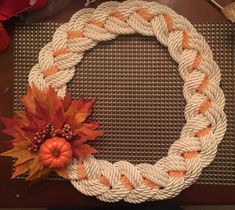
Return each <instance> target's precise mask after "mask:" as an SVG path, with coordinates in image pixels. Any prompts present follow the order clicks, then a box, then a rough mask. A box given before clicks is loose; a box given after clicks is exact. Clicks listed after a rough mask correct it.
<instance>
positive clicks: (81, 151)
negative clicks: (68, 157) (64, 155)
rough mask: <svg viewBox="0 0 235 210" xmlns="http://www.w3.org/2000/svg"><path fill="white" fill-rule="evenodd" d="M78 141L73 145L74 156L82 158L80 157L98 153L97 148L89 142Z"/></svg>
mask: <svg viewBox="0 0 235 210" xmlns="http://www.w3.org/2000/svg"><path fill="white" fill-rule="evenodd" d="M78 142H79V140H78V141H76V142H74V145H73V153H74V157H76V158H80V157H86V156H88V155H90V154H93V153H96V152H97V150H96V149H95V148H93V147H91V146H90V145H88V144H79V143H78Z"/></svg>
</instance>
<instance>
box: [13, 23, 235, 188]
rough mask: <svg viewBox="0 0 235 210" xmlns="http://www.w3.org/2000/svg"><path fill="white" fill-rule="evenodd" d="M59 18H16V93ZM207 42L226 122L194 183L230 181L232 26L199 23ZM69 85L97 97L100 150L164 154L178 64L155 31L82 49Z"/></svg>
mask: <svg viewBox="0 0 235 210" xmlns="http://www.w3.org/2000/svg"><path fill="white" fill-rule="evenodd" d="M59 25H60V23H37V24H31V25H25V24H21V25H18V26H17V27H16V31H15V62H14V63H15V86H14V90H15V95H14V96H15V99H14V108H15V109H18V108H19V106H20V105H19V103H18V99H19V98H20V97H21V96H22V95H24V93H25V86H26V85H27V75H28V73H29V70H30V68H31V67H32V66H33V65H34V64H35V63H36V62H37V56H38V53H39V50H40V49H41V48H42V47H43V46H44V45H45V44H46V43H47V42H48V41H50V40H51V38H52V35H53V33H54V31H55V29H56V28H57V27H58V26H59ZM195 26H196V28H197V29H198V31H199V32H201V33H202V34H203V35H204V36H205V37H206V39H207V41H208V43H209V44H210V46H211V48H212V51H213V52H214V57H215V60H216V61H217V63H218V64H219V66H220V67H221V71H222V74H223V77H222V84H221V86H222V88H223V90H224V92H225V96H226V107H225V111H226V114H227V116H228V129H227V132H226V136H225V138H224V140H223V142H222V143H221V144H220V146H219V150H218V154H217V156H216V159H215V161H214V162H213V163H212V164H211V165H210V166H209V167H207V168H206V169H204V170H203V174H202V176H201V177H200V178H199V180H198V181H197V183H201V184H235V134H234V124H235V122H234V121H235V105H234V104H235V103H234V101H235V91H234V90H235V81H234V80H235V71H234V69H235V63H234V57H235V50H234V46H235V40H234V34H235V28H234V26H233V25H232V24H229V23H225V24H222V23H221V24H196V25H195ZM76 69H77V71H76V75H75V77H74V79H73V80H72V82H71V83H70V84H69V89H70V90H71V92H72V94H73V95H74V96H78V95H80V96H83V97H85V98H92V97H95V98H97V102H96V104H95V106H94V109H95V112H94V114H93V117H94V118H95V119H97V120H99V121H100V124H101V128H102V129H103V130H105V136H104V137H102V138H100V139H99V140H98V141H96V142H95V143H94V145H95V147H96V148H97V149H98V151H99V153H98V154H96V157H97V158H102V159H107V160H109V161H112V162H115V161H118V160H128V161H130V162H132V163H140V162H147V163H154V162H155V161H157V160H158V159H160V158H161V157H163V156H165V155H166V154H167V150H168V148H169V146H170V144H171V143H172V142H173V141H174V140H176V139H177V138H178V137H179V134H180V130H181V128H182V126H183V125H184V123H185V121H184V105H185V102H184V99H183V95H182V86H183V82H182V80H181V79H180V77H179V74H178V72H177V64H176V63H175V62H174V61H173V60H172V59H171V57H170V56H169V54H168V51H167V49H166V48H165V47H163V46H162V45H160V43H159V42H158V41H156V39H155V38H153V37H143V36H140V35H131V36H120V37H118V38H117V39H115V40H113V41H110V42H103V43H100V44H99V45H98V46H96V47H95V48H94V49H92V50H90V51H88V52H86V53H85V55H84V58H83V60H82V62H81V63H79V64H78V65H77V68H76Z"/></svg>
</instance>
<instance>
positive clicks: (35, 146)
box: [28, 124, 76, 152]
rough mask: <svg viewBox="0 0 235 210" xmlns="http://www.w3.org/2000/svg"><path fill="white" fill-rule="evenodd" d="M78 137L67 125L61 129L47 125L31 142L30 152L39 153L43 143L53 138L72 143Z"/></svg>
mask: <svg viewBox="0 0 235 210" xmlns="http://www.w3.org/2000/svg"><path fill="white" fill-rule="evenodd" d="M75 136H76V135H75V134H74V133H73V131H72V129H71V127H70V125H68V124H65V125H64V126H63V127H62V128H61V129H55V127H54V125H52V124H47V125H46V126H45V128H44V129H42V130H40V131H38V132H37V133H36V134H35V136H34V137H33V138H32V140H31V142H32V143H31V145H30V146H29V148H28V149H29V150H30V151H31V152H37V151H38V150H39V148H40V146H41V144H42V143H43V142H45V141H46V140H47V139H49V138H52V137H61V138H64V139H65V140H67V141H71V140H72V139H73V138H74V137H75Z"/></svg>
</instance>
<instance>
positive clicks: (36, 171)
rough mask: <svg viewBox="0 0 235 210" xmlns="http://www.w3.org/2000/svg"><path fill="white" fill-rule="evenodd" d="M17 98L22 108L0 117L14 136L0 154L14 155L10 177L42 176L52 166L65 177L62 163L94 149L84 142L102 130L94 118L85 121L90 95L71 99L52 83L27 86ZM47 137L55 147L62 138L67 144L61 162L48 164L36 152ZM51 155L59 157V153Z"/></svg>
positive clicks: (94, 137)
mask: <svg viewBox="0 0 235 210" xmlns="http://www.w3.org/2000/svg"><path fill="white" fill-rule="evenodd" d="M20 102H21V104H23V106H24V107H25V111H23V110H20V111H16V112H15V116H14V117H13V118H12V119H10V118H2V121H3V123H4V125H5V127H6V128H5V129H4V130H3V133H5V134H7V135H10V136H12V137H13V138H14V139H13V140H11V144H12V146H13V148H11V149H10V150H8V151H6V152H4V153H2V154H1V156H11V157H14V158H17V161H16V162H15V164H14V167H15V171H14V173H13V174H12V178H15V177H16V176H18V175H20V174H22V173H25V172H28V173H27V178H26V180H30V181H35V180H39V179H42V178H46V177H47V176H48V174H49V173H50V172H51V171H52V170H53V171H55V172H57V174H59V175H61V176H63V177H67V174H66V166H67V164H68V163H69V162H70V159H71V158H72V157H75V158H82V157H86V156H89V155H90V154H92V153H95V152H97V151H96V149H95V148H93V147H91V146H90V145H88V144H86V141H88V140H95V139H96V138H97V137H99V136H101V135H103V131H100V130H97V129H98V128H99V124H98V123H97V122H93V121H92V122H86V119H87V118H88V117H89V116H90V114H91V111H92V110H91V108H92V106H93V104H94V103H95V100H94V99H92V100H89V101H85V100H83V99H82V98H79V99H77V100H74V101H72V99H71V96H70V94H69V93H66V96H65V97H64V99H62V98H60V97H58V96H57V94H56V91H55V90H54V89H53V88H52V87H49V88H47V89H46V90H44V91H40V90H38V89H37V88H36V87H35V86H32V87H28V89H27V95H26V96H24V97H23V98H22V99H21V100H20ZM49 140H50V141H51V142H53V144H54V147H57V148H60V146H61V143H62V141H63V144H65V143H66V145H67V146H68V144H69V145H70V147H69V148H71V156H70V155H69V153H68V154H67V156H66V158H67V159H66V161H64V162H63V164H61V165H60V164H54V165H53V164H52V165H53V167H49V166H48V164H45V161H44V159H43V158H42V156H41V155H39V154H40V153H41V151H42V149H43V148H44V152H45V148H46V146H48V145H49V143H48V142H50V141H49ZM55 145H56V146H55ZM50 146H51V145H50ZM46 149H47V148H46ZM47 152H48V151H47ZM59 152H60V151H59ZM47 155H48V154H47ZM44 157H45V156H44ZM48 157H49V156H48ZM55 158H60V153H58V154H57V157H55ZM50 166H51V165H50Z"/></svg>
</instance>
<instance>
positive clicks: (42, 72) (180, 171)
mask: <svg viewBox="0 0 235 210" xmlns="http://www.w3.org/2000/svg"><path fill="white" fill-rule="evenodd" d="M133 33H140V34H142V35H144V36H155V37H156V38H157V40H159V41H160V42H161V43H162V44H163V45H165V46H166V47H168V50H169V53H170V55H171V56H172V58H173V59H174V60H175V61H176V62H177V63H178V64H179V69H178V70H179V73H180V76H181V78H182V79H183V80H184V87H183V94H184V97H185V100H186V103H187V105H186V108H185V118H186V124H185V126H184V127H183V129H182V131H181V134H180V138H179V139H178V140H177V141H175V142H174V143H173V144H172V145H171V147H170V149H169V151H168V156H167V157H164V158H162V159H160V160H159V161H157V162H156V163H155V164H154V165H150V164H146V163H142V164H138V165H135V166H134V165H133V164H131V163H129V162H127V161H119V162H116V163H113V164H112V163H110V162H107V161H105V160H97V159H95V158H94V157H89V158H87V159H84V160H75V159H74V160H73V161H72V162H71V164H70V165H69V167H68V172H69V177H70V180H71V183H72V184H73V185H74V187H75V188H76V189H78V190H79V191H80V192H82V193H84V194H86V195H91V196H97V198H99V199H100V200H103V201H107V202H115V201H119V200H122V199H124V200H125V201H127V202H131V203H139V202H143V201H145V200H161V199H167V198H172V197H174V196H176V195H178V194H179V193H180V192H181V191H182V190H183V189H184V188H186V187H188V186H189V185H191V184H192V183H193V182H194V181H195V180H196V179H197V178H198V177H199V175H200V174H201V171H202V169H203V168H204V167H206V166H207V165H208V164H210V163H211V161H212V160H213V159H214V157H215V154H216V151H217V146H218V144H219V143H220V142H221V140H222V138H223V136H224V133H225V131H226V115H225V113H224V111H223V109H224V104H225V100H224V94H223V92H222V90H221V89H220V87H219V83H220V77H221V76H220V70H219V67H218V65H217V64H216V63H215V61H214V60H213V56H212V52H211V50H210V47H209V46H208V44H207V42H206V41H205V40H204V38H203V37H202V36H201V35H200V34H198V33H197V31H196V29H195V28H194V27H193V26H192V25H191V23H189V21H187V20H186V19H185V18H184V17H182V16H180V15H177V14H176V13H175V12H174V11H173V10H171V9H170V8H168V7H166V6H163V5H160V4H158V3H155V2H145V1H138V0H131V1H125V2H122V3H118V2H114V1H112V2H105V3H103V4H101V5H100V6H99V7H98V8H97V9H88V8H86V9H82V10H80V11H78V12H77V13H76V14H74V15H73V17H72V18H71V20H70V21H69V22H68V23H66V24H64V25H62V26H61V27H59V28H58V30H57V31H56V32H55V34H54V36H53V40H52V41H51V42H49V43H48V44H47V45H46V46H44V47H43V48H42V50H41V51H40V53H39V62H38V64H36V65H35V66H34V67H33V68H32V70H31V72H30V74H29V83H30V84H32V83H34V84H35V85H36V86H37V87H38V88H40V89H44V88H45V87H47V86H48V85H52V86H53V87H54V88H55V89H56V90H57V91H58V95H59V96H61V97H63V96H64V95H65V91H66V84H67V83H68V82H69V81H70V80H71V79H72V78H73V76H74V71H75V65H76V64H77V63H79V62H80V61H81V59H82V57H83V53H84V51H86V50H89V49H91V48H93V47H94V46H96V44H97V43H98V42H100V41H107V40H112V39H114V38H116V37H117V36H118V35H119V34H133Z"/></svg>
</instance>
